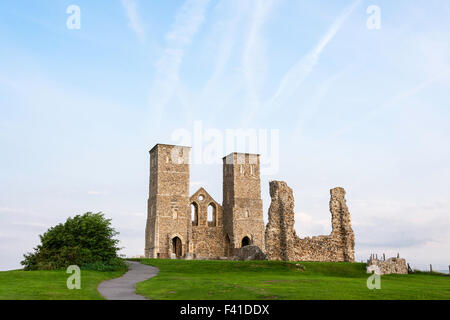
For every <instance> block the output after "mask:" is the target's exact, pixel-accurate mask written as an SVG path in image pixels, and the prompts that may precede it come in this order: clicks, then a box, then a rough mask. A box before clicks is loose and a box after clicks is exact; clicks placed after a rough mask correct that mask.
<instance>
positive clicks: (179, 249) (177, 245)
mask: <svg viewBox="0 0 450 320" xmlns="http://www.w3.org/2000/svg"><path fill="white" fill-rule="evenodd" d="M168 236H169V257H170V254H171V253H174V254H175V256H176V257H182V256H183V254H184V250H183V245H184V244H185V242H184V237H183V236H182V235H181V234H179V233H172V234H170V235H168ZM177 239H179V240H177ZM174 240H175V242H174Z"/></svg>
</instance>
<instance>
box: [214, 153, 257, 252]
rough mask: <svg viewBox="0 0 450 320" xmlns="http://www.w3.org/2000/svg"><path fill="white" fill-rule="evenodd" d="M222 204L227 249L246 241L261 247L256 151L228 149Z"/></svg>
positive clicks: (224, 164)
mask: <svg viewBox="0 0 450 320" xmlns="http://www.w3.org/2000/svg"><path fill="white" fill-rule="evenodd" d="M222 206H223V224H224V232H225V241H226V247H228V245H229V250H230V253H231V252H232V251H233V249H237V248H241V247H242V246H245V245H247V244H254V245H257V246H258V247H260V248H261V249H262V250H264V221H263V207H262V200H261V179H260V161H259V155H256V154H248V153H231V154H229V155H228V156H226V157H224V158H223V204H222Z"/></svg>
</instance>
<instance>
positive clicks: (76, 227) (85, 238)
mask: <svg viewBox="0 0 450 320" xmlns="http://www.w3.org/2000/svg"><path fill="white" fill-rule="evenodd" d="M118 234H119V233H118V232H117V231H115V230H114V229H113V228H112V227H111V219H105V217H104V215H103V213H101V212H98V213H92V212H87V213H85V214H83V215H77V216H75V217H74V218H68V219H67V221H66V222H65V223H64V224H58V225H57V226H55V227H52V228H50V229H48V230H47V232H45V233H44V234H43V235H40V236H39V238H40V240H41V244H39V245H38V246H37V247H36V248H34V252H32V253H27V254H25V255H24V258H25V259H24V260H23V261H22V262H21V264H22V265H23V266H24V269H25V270H49V269H61V268H67V267H68V266H69V265H78V266H81V267H83V266H86V265H94V266H95V268H97V269H98V268H99V266H103V268H102V269H107V268H104V266H105V265H108V266H118V267H119V268H122V267H123V266H124V263H123V261H122V260H121V259H119V258H118V257H117V252H118V251H119V249H120V248H118V247H117V244H118V242H119V240H116V239H114V237H115V236H116V235H118ZM109 269H111V268H109Z"/></svg>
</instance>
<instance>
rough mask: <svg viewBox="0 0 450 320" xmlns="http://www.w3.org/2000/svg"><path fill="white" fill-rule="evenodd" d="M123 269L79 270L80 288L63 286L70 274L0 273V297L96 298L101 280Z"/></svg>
mask: <svg viewBox="0 0 450 320" xmlns="http://www.w3.org/2000/svg"><path fill="white" fill-rule="evenodd" d="M123 273H124V272H121V271H114V272H100V271H90V270H81V289H80V290H75V289H74V290H69V289H67V285H66V281H67V278H68V277H69V276H70V274H67V273H66V271H65V270H55V271H23V270H14V271H2V272H0V300H100V299H103V297H102V296H101V295H100V294H99V293H98V292H97V287H98V285H99V284H100V282H102V281H103V280H107V279H112V278H117V277H120V276H121V275H122V274H123Z"/></svg>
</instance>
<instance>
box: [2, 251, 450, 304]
mask: <svg viewBox="0 0 450 320" xmlns="http://www.w3.org/2000/svg"><path fill="white" fill-rule="evenodd" d="M134 260H138V261H141V262H142V263H144V264H148V265H152V266H156V267H158V268H159V269H160V273H159V274H158V276H156V277H154V278H152V279H149V280H147V281H144V282H141V283H138V284H137V290H136V291H137V293H138V294H142V295H144V296H146V297H149V298H151V299H189V300H203V299H226V300H228V299H237V300H239V299H245V300H247V299H249V300H251V299H446V300H450V277H449V276H448V275H439V274H427V273H418V274H411V275H389V276H383V277H382V278H381V290H369V289H367V286H366V280H367V277H368V276H369V275H368V274H366V272H365V265H364V264H362V263H328V262H323V263H321V262H301V263H300V264H301V266H303V267H304V270H302V268H299V267H298V266H296V263H293V262H281V261H196V260H193V261H192V260H191V261H185V260H156V259H134ZM122 274H123V272H119V271H117V272H99V271H90V270H82V271H81V290H68V289H67V287H66V280H67V278H68V277H69V276H70V275H69V274H67V273H66V272H65V270H56V271H22V270H15V271H4V272H0V300H4V299H12V300H16V299H32V300H55V299H60V300H66V299H70V300H72V299H76V300H78V299H80V300H84V299H86V300H87V299H89V300H96V299H103V297H101V296H100V294H99V293H98V292H97V287H98V285H99V284H100V282H102V281H103V280H107V279H112V278H116V277H119V276H121V275H122Z"/></svg>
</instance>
